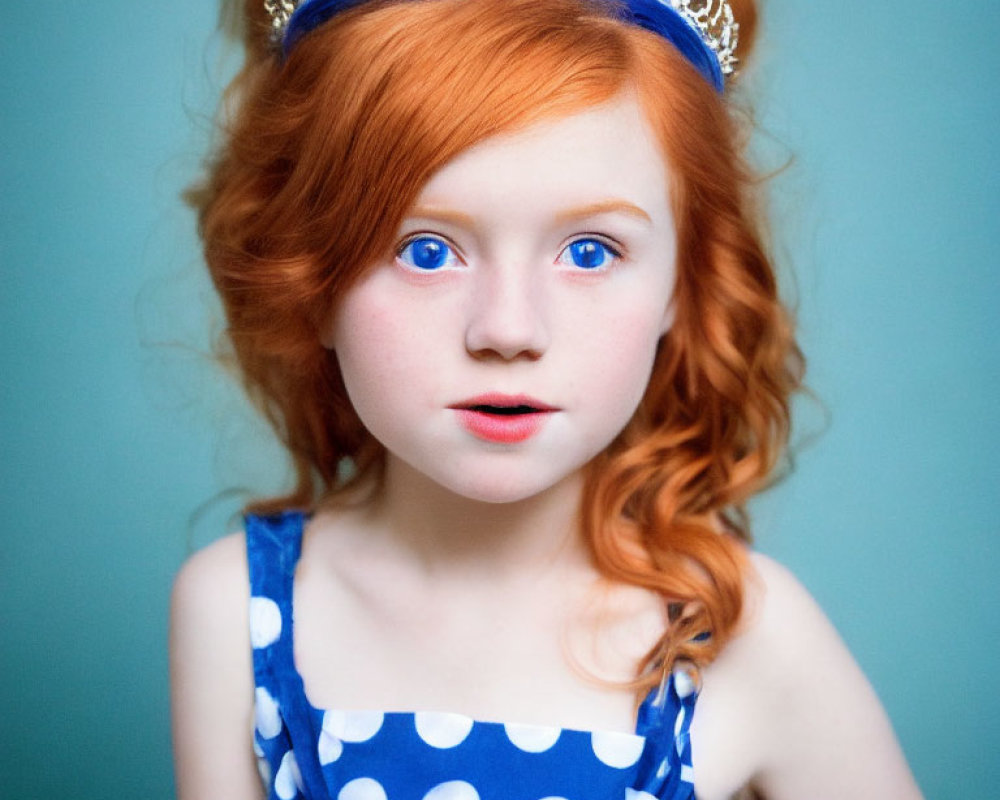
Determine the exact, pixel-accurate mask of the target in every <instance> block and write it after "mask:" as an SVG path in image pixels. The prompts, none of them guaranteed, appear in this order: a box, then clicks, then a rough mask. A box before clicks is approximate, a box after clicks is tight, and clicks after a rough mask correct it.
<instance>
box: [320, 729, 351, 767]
mask: <svg viewBox="0 0 1000 800" xmlns="http://www.w3.org/2000/svg"><path fill="white" fill-rule="evenodd" d="M316 749H317V751H318V753H319V763H320V766H326V765H327V764H332V763H333V762H334V761H336V760H337V759H338V758H340V756H341V754H342V753H343V752H344V743H343V742H342V741H340V739H338V738H337V737H336V736H333V735H332V734H330V733H327V732H326V731H320V734H319V745H318V746H317V748H316Z"/></svg>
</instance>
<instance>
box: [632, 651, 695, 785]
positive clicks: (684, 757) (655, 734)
mask: <svg viewBox="0 0 1000 800" xmlns="http://www.w3.org/2000/svg"><path fill="white" fill-rule="evenodd" d="M699 683H700V681H699V678H698V673H697V670H696V668H695V667H694V666H693V665H691V664H689V663H686V662H681V663H678V664H677V665H675V666H674V668H673V670H671V671H669V672H666V671H665V672H664V676H663V681H662V682H661V683H660V686H659V688H658V689H654V690H653V691H652V692H650V693H649V695H648V696H647V697H646V699H645V700H644V701H643V703H642V705H641V706H640V707H639V719H638V723H637V725H636V733H638V734H640V735H641V736H645V737H646V739H647V741H648V742H650V743H652V746H651V747H647V748H646V753H645V754H644V756H643V758H644V762H645V763H643V765H642V768H641V770H640V775H641V776H642V789H643V791H645V792H648V793H649V794H650V795H651V796H653V797H657V798H670V800H690V799H691V798H694V770H693V768H692V766H691V764H692V761H691V735H690V730H691V720H692V719H693V717H694V706H695V701H696V700H697V697H698V688H699Z"/></svg>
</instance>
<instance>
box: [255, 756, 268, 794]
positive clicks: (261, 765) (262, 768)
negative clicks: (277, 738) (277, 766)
mask: <svg viewBox="0 0 1000 800" xmlns="http://www.w3.org/2000/svg"><path fill="white" fill-rule="evenodd" d="M257 773H258V774H259V775H260V780H261V783H263V784H264V788H265V789H266V788H268V787H269V786H270V785H271V764H270V763H269V762H268V760H267V759H266V758H258V759H257Z"/></svg>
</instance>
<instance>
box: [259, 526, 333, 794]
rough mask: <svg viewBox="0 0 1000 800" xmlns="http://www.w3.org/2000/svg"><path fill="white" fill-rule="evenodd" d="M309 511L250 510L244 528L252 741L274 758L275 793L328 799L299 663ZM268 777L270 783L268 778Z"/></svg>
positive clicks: (269, 756)
mask: <svg viewBox="0 0 1000 800" xmlns="http://www.w3.org/2000/svg"><path fill="white" fill-rule="evenodd" d="M305 519H306V517H305V515H304V514H303V513H302V512H299V511H286V512H284V513H281V514H275V515H272V516H257V515H255V514H247V515H246V516H245V517H244V529H245V531H246V540H247V563H248V566H249V572H250V644H251V646H252V647H253V670H254V718H255V720H254V721H255V735H254V743H255V746H256V749H257V751H258V755H259V756H264V757H267V759H268V760H269V761H273V758H272V756H273V755H274V753H272V752H271V751H275V752H280V753H282V754H283V755H282V756H281V761H280V766H279V768H278V770H277V774H275V775H273V776H271V780H273V784H272V790H273V791H272V795H271V796H272V797H274V796H275V794H274V792H277V797H279V798H286V797H287V798H302V797H306V798H319V797H324V796H325V794H324V788H323V787H324V781H323V774H322V771H321V769H320V766H319V762H318V760H317V756H316V753H315V746H314V744H313V743H314V742H315V741H316V737H317V736H318V734H319V731H318V730H314V728H315V724H314V723H315V721H314V719H313V712H312V708H311V707H310V705H309V702H308V700H307V699H306V694H305V687H304V685H303V683H302V676H301V675H299V673H298V670H296V668H295V653H294V651H295V647H294V638H293V631H292V628H293V622H294V611H293V608H292V595H293V589H294V583H295V567H296V565H297V564H298V561H299V556H300V555H301V553H302V533H303V528H304V526H305ZM269 782H270V781H269Z"/></svg>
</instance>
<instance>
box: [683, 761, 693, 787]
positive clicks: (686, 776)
mask: <svg viewBox="0 0 1000 800" xmlns="http://www.w3.org/2000/svg"><path fill="white" fill-rule="evenodd" d="M681 780H682V781H684V783H694V769H693V768H692V767H689V766H688V765H687V764H681Z"/></svg>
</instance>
